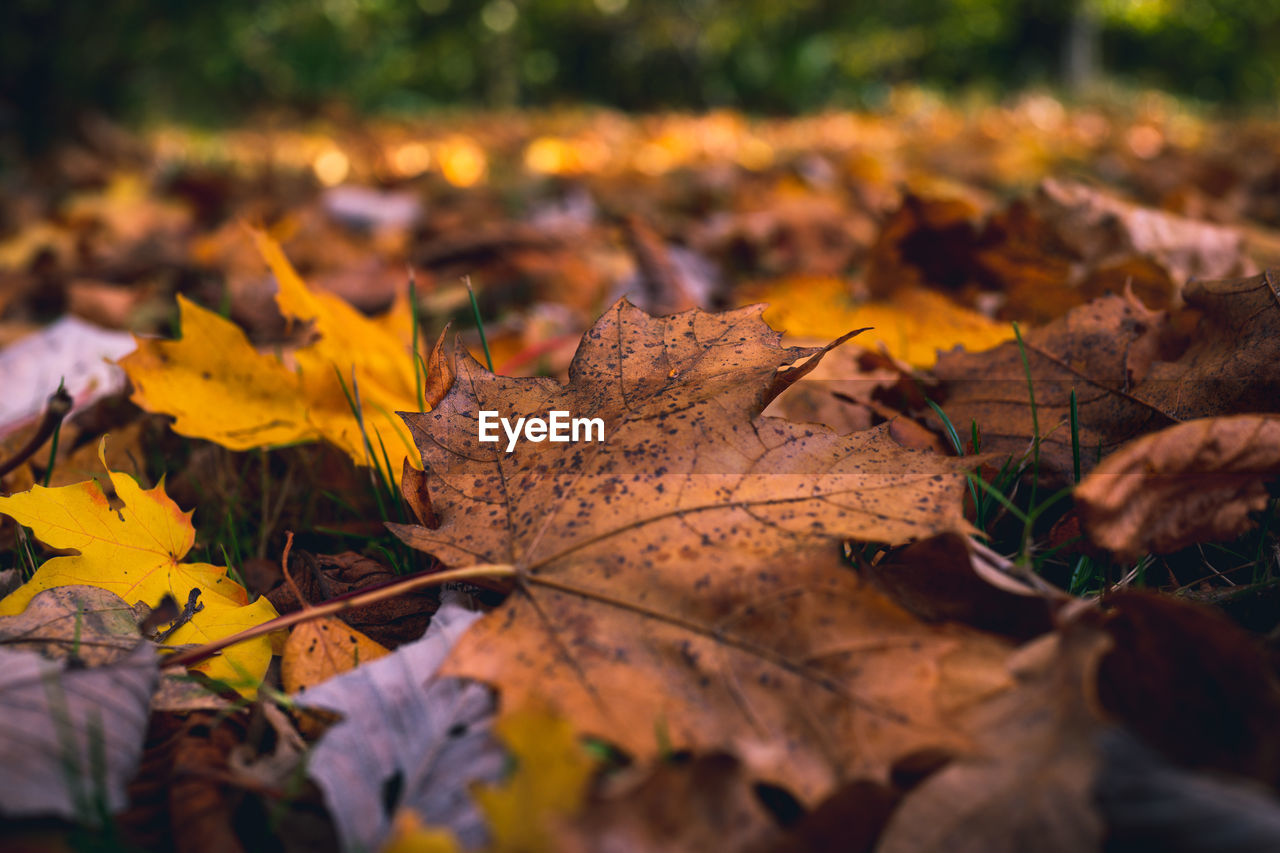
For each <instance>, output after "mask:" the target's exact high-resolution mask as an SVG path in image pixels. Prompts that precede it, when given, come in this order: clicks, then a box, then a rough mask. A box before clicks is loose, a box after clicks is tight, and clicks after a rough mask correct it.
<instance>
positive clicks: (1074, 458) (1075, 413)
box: [1071, 388, 1080, 483]
mask: <svg viewBox="0 0 1280 853" xmlns="http://www.w3.org/2000/svg"><path fill="white" fill-rule="evenodd" d="M1071 464H1072V466H1073V469H1074V472H1075V475H1076V480H1075V481H1076V482H1077V483H1078V482H1080V407H1079V404H1078V403H1077V401H1076V389H1075V388H1072V389H1071Z"/></svg>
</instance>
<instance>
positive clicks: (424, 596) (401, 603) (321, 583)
mask: <svg viewBox="0 0 1280 853" xmlns="http://www.w3.org/2000/svg"><path fill="white" fill-rule="evenodd" d="M407 470H410V471H416V473H417V474H418V475H421V474H422V472H421V471H417V469H414V468H408V469H407ZM406 482H408V481H406ZM406 488H407V486H406ZM289 560H290V565H293V566H296V568H295V569H293V579H294V581H295V582H296V583H297V585H298V589H299V590H300V591H301V592H302V594H303V596H304V597H305V598H306V600H307V601H309V602H322V601H329V600H330V599H334V598H338V597H339V596H343V595H349V594H352V593H354V592H357V591H359V590H364V589H370V588H372V587H375V586H378V585H380V584H385V583H390V582H392V581H394V580H396V577H397V576H396V574H395V573H394V572H392V571H391V570H390V569H388V568H387V567H386V566H384V565H383V564H382V563H379V562H378V561H377V560H371V559H369V558H368V557H365V556H362V555H360V554H356V553H354V552H352V551H345V552H343V553H341V554H312V553H310V552H308V551H303V550H296V551H294V552H293V554H292V556H291V557H290V558H289ZM271 569H272V570H273V575H272V576H273V577H274V579H275V580H276V584H275V585H274V586H271V587H270V588H269V589H268V590H267V592H266V593H265V595H266V597H267V598H269V599H270V600H271V603H272V604H273V605H275V608H276V610H277V611H279V612H280V614H281V615H283V614H285V613H292V612H294V611H295V610H298V609H300V607H301V605H300V604H299V603H298V599H297V597H296V596H295V595H294V594H293V590H291V589H290V588H289V585H288V584H286V583H285V582H284V575H283V574H282V573H281V571H280V563H279V561H274V562H272V563H271ZM439 603H440V598H439V593H438V591H437V590H421V591H418V592H410V593H406V594H405V595H401V596H397V597H395V598H390V599H387V600H385V601H379V602H376V603H374V604H371V605H369V606H367V607H358V608H354V609H352V610H348V611H344V612H343V613H340V614H338V618H339V619H340V620H342V622H343V623H345V624H346V625H348V626H350V627H351V628H354V629H355V630H357V631H359V632H360V633H361V634H363V635H365V636H366V637H368V638H369V639H371V640H373V641H374V642H375V643H377V644H378V645H380V646H386V647H388V648H395V647H396V646H400V645H403V644H404V643H408V642H411V641H413V640H416V639H418V638H419V637H421V636H422V634H423V632H424V631H426V630H427V624H428V623H429V622H430V621H431V614H432V612H433V611H434V610H435V609H436V607H437V606H439Z"/></svg>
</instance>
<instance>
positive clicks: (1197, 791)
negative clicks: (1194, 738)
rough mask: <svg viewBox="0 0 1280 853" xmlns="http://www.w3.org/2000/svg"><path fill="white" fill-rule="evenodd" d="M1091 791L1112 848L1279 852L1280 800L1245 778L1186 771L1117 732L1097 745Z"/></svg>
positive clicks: (1205, 852) (1212, 852) (1190, 852)
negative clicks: (1098, 765) (1098, 762)
mask: <svg viewBox="0 0 1280 853" xmlns="http://www.w3.org/2000/svg"><path fill="white" fill-rule="evenodd" d="M1102 746H1103V756H1104V759H1103V766H1102V772H1101V773H1100V774H1099V779H1098V784H1097V786H1096V788H1095V791H1096V796H1097V800H1098V806H1099V808H1100V809H1101V810H1102V814H1103V816H1104V817H1105V818H1106V820H1107V831H1108V840H1109V843H1110V844H1111V845H1113V847H1112V848H1111V849H1117V850H1182V851H1187V853H1218V851H1223V850H1239V851H1252V850H1257V851H1262V850H1277V849H1280V798H1277V797H1276V795H1275V792H1274V789H1271V788H1267V787H1265V786H1262V785H1259V784H1257V783H1256V782H1253V781H1252V780H1245V779H1240V778H1233V777H1231V776H1224V775H1208V774H1202V773H1193V772H1191V771H1189V770H1186V769H1185V768H1182V767H1179V766H1178V765H1176V764H1174V763H1172V762H1170V761H1168V760H1167V759H1165V758H1164V757H1163V756H1162V755H1161V754H1160V753H1159V752H1157V751H1155V750H1153V749H1150V748H1149V747H1147V746H1145V745H1144V744H1143V743H1142V742H1141V741H1140V740H1138V739H1137V738H1136V737H1134V736H1133V735H1131V734H1129V733H1128V732H1125V731H1123V730H1119V731H1115V732H1108V733H1107V734H1106V735H1105V736H1104V737H1103V741H1102Z"/></svg>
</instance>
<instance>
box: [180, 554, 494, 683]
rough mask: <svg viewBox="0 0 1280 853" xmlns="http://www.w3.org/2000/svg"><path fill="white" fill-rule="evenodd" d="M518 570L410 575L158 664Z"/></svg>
mask: <svg viewBox="0 0 1280 853" xmlns="http://www.w3.org/2000/svg"><path fill="white" fill-rule="evenodd" d="M517 573H518V570H517V569H516V567H515V566H511V565H507V564H504V563H485V564H482V565H478V566H467V567H466V568H464V569H451V570H449V571H445V572H435V573H434V574H428V575H414V576H413V577H408V578H405V579H404V580H400V581H396V582H394V583H389V584H387V585H386V586H382V587H378V588H377V589H371V590H369V591H368V592H364V593H360V594H359V595H353V596H351V597H350V598H343V599H339V600H337V601H327V602H325V603H324V604H317V605H314V606H313V607H311V608H310V609H309V610H299V611H297V612H294V613H289V614H286V615H284V616H278V617H276V618H275V619H272V620H270V621H269V622H263V623H262V624H261V625H254V626H253V627H252V628H246V629H245V630H243V631H241V632H239V633H238V634H232V635H231V636H230V637H223V638H222V639H220V640H214V641H213V642H211V643H205V644H204V645H203V646H197V647H195V648H194V649H188V650H187V651H185V652H179V653H177V654H174V655H170V656H169V657H167V658H165V659H164V662H163V663H161V664H160V666H161V667H162V668H165V669H169V668H172V667H178V666H191V665H193V664H196V663H199V662H200V661H202V660H205V659H206V658H210V657H212V656H213V655H215V654H217V653H218V652H220V651H222V650H223V649H225V648H228V647H230V646H234V645H236V644H237V643H243V642H245V641H247V640H253V639H256V638H258V637H261V636H264V635H266V634H270V633H272V632H275V631H280V630H283V629H284V628H291V627H293V626H294V625H297V624H300V623H302V622H309V621H311V620H312V619H319V618H320V617H322V616H331V615H333V614H335V613H342V612H343V611H345V610H352V609H354V608H356V607H365V606H367V605H370V604H375V603H377V602H379V601H385V600H386V599H388V598H394V597H395V596H397V595H400V594H402V593H406V592H409V591H410V590H415V589H425V588H427V587H432V586H439V585H440V584H445V583H450V582H451V581H465V580H472V579H474V578H504V577H505V578H510V577H515V576H516V575H517Z"/></svg>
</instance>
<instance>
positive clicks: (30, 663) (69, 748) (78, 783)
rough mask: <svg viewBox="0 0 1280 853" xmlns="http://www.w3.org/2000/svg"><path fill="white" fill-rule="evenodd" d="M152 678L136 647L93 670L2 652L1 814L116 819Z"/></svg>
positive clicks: (145, 650)
mask: <svg viewBox="0 0 1280 853" xmlns="http://www.w3.org/2000/svg"><path fill="white" fill-rule="evenodd" d="M159 676H160V670H159V667H158V666H157V660H156V652H155V649H154V648H153V647H152V646H151V644H149V643H143V642H141V641H139V642H138V643H136V644H135V646H134V648H133V650H132V651H131V652H129V653H128V654H126V655H125V656H124V657H122V658H120V659H119V660H117V661H116V662H115V663H112V664H108V665H106V666H101V667H94V668H92V669H80V668H75V667H70V666H67V665H66V664H65V663H61V664H60V663H57V662H54V661H50V660H46V659H45V658H42V657H41V656H40V655H38V654H36V653H34V652H29V651H14V650H11V649H0V814H3V815H5V816H6V817H29V816H48V815H53V816H57V817H63V818H69V819H72V820H77V821H80V822H82V823H85V824H88V825H100V824H102V823H103V822H104V821H105V820H106V819H107V817H108V816H109V815H110V814H111V813H114V812H117V811H120V810H121V809H123V808H124V807H125V806H126V805H127V803H128V796H127V794H126V791H125V785H126V784H128V782H129V780H130V779H131V778H132V777H133V774H134V771H135V770H136V769H137V766H138V760H139V759H140V758H141V756H142V746H143V742H144V740H145V735H146V731H147V718H148V716H149V714H150V710H151V692H152V690H154V689H155V685H156V682H157V681H158V680H159Z"/></svg>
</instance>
